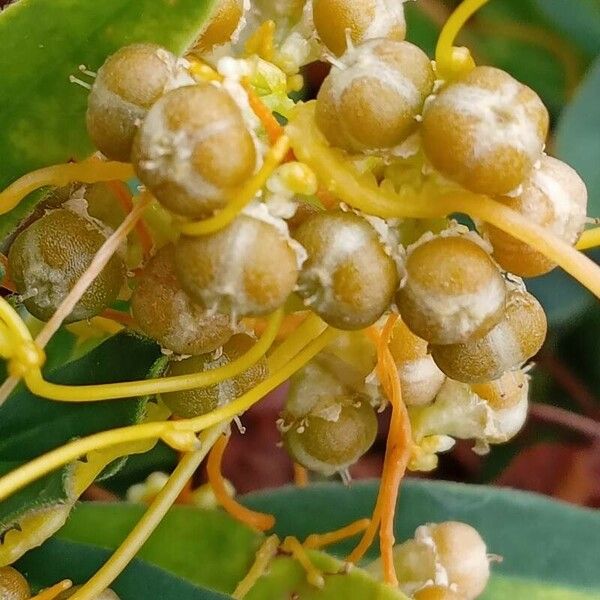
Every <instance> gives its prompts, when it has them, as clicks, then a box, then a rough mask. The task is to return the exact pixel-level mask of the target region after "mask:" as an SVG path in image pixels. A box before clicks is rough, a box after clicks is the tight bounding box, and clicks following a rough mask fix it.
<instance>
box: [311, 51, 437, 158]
mask: <svg viewBox="0 0 600 600" xmlns="http://www.w3.org/2000/svg"><path fill="white" fill-rule="evenodd" d="M340 62H341V63H343V65H344V67H343V68H338V67H336V66H334V67H333V68H332V69H331V72H330V74H329V75H328V76H327V78H326V79H325V81H324V82H323V85H322V86H321V89H320V91H319V94H318V96H317V105H316V113H315V119H316V122H317V124H318V126H319V128H320V129H321V131H322V132H323V134H324V135H325V137H326V138H327V139H328V141H329V143H330V144H331V145H332V146H337V147H338V148H343V149H344V150H347V151H349V152H365V151H367V150H380V149H385V148H392V147H394V146H397V145H398V144H400V143H401V142H402V141H403V140H404V139H405V138H406V137H407V136H408V134H409V133H411V131H413V129H415V127H416V126H417V121H416V117H417V116H418V115H419V114H420V113H421V110H422V108H423V103H424V102H425V98H426V97H427V96H428V95H429V94H430V92H431V90H432V87H433V82H434V74H433V69H432V67H431V61H430V60H429V58H428V57H427V55H426V54H425V53H424V52H423V51H422V50H421V49H420V48H418V47H417V46H415V45H413V44H410V43H409V42H395V41H391V40H373V41H370V42H367V43H366V44H363V45H362V46H359V47H357V48H355V49H352V50H349V51H348V52H347V53H346V54H344V56H342V57H341V59H340Z"/></svg>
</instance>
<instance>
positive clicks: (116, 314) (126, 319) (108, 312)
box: [100, 308, 135, 327]
mask: <svg viewBox="0 0 600 600" xmlns="http://www.w3.org/2000/svg"><path fill="white" fill-rule="evenodd" d="M100 316H101V317H104V318H105V319H110V320H111V321H116V322H117V323H120V324H121V325H125V326H126V327H132V326H133V325H135V321H134V320H133V317H132V316H131V315H130V314H128V313H126V312H123V311H120V310H115V309H114V308H105V309H104V310H103V311H102V312H101V313H100Z"/></svg>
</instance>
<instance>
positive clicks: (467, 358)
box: [431, 288, 547, 383]
mask: <svg viewBox="0 0 600 600" xmlns="http://www.w3.org/2000/svg"><path fill="white" fill-rule="evenodd" d="M546 331H547V322H546V315H545V314H544V309H543V308H542V306H541V305H540V303H539V302H538V301H537V300H536V299H535V298H534V297H533V296H532V295H531V294H529V293H528V292H526V291H525V290H523V289H519V288H515V289H513V290H511V291H510V292H509V294H508V298H507V302H506V311H505V312H504V315H503V317H502V318H501V319H500V321H499V322H498V324H497V325H495V326H494V327H493V328H492V329H490V330H489V331H488V332H487V333H486V334H485V335H483V336H481V337H478V338H473V339H470V340H467V341H466V342H463V343H460V344H450V345H444V346H436V345H433V346H432V347H431V353H432V356H433V359H434V360H435V362H436V364H437V365H438V367H439V368H440V369H441V370H442V371H443V372H444V373H445V374H446V375H447V376H448V377H451V378H452V379H456V380H457V381H462V382H464V383H481V382H485V381H491V380H493V379H498V377H500V376H501V375H502V374H503V373H504V372H505V371H511V370H513V369H517V368H519V367H520V366H521V365H522V364H523V363H524V362H525V361H527V360H529V359H530V358H531V357H532V356H534V355H535V354H536V353H537V352H538V351H539V349H540V348H541V347H542V344H543V343H544V340H545V338H546Z"/></svg>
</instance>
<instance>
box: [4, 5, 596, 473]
mask: <svg viewBox="0 0 600 600" xmlns="http://www.w3.org/2000/svg"><path fill="white" fill-rule="evenodd" d="M259 4H260V3H259ZM359 5H360V6H359ZM367 5H368V6H367ZM284 9H285V10H284ZM265 10H270V11H271V13H272V14H270V15H269V16H272V17H273V18H275V19H279V22H281V20H282V19H283V18H284V17H285V19H286V23H287V26H286V27H287V28H286V27H282V30H283V31H285V32H286V36H287V37H286V38H285V40H284V42H283V43H282V44H280V47H281V48H288V54H287V58H285V60H284V59H281V60H280V63H279V64H280V66H279V67H278V66H276V65H271V67H272V68H273V69H282V70H284V72H285V70H287V72H286V73H285V74H286V75H288V76H291V75H294V74H295V73H296V72H297V71H298V69H299V68H300V67H301V66H302V64H303V63H304V62H308V61H309V60H312V59H313V58H314V55H315V48H316V49H317V50H318V52H320V53H321V56H322V55H327V56H328V58H329V60H330V61H331V62H332V63H333V66H332V69H331V72H330V73H329V75H328V76H327V77H326V78H325V81H324V82H323V85H322V86H321V88H320V91H319V93H318V96H317V99H316V107H315V120H316V124H317V126H318V128H319V129H320V131H321V132H322V134H323V135H324V137H325V138H326V140H327V142H328V143H329V144H330V145H331V146H332V147H334V148H338V149H340V150H341V151H343V152H344V153H345V154H346V156H347V160H348V162H349V163H352V164H353V165H354V166H355V167H356V166H357V165H358V167H357V168H362V169H364V170H365V171H366V170H370V172H372V174H373V176H374V177H376V178H378V179H379V180H380V181H381V180H383V179H386V178H387V179H389V180H390V182H391V183H390V184H391V185H393V181H394V177H395V178H396V179H398V178H399V179H402V177H403V173H409V174H410V176H411V177H413V176H414V173H415V169H414V165H415V164H417V166H418V177H421V178H422V179H423V180H427V181H429V182H432V181H433V182H434V183H435V182H436V181H439V182H440V185H445V186H448V185H454V186H456V187H457V189H460V187H459V186H462V187H463V188H465V189H467V190H470V191H473V192H478V193H484V194H488V195H492V196H494V197H495V198H497V199H498V200H500V201H501V202H502V203H504V204H506V205H508V206H510V207H512V208H513V209H515V210H517V211H518V212H520V213H521V214H522V215H524V216H526V217H527V218H528V219H531V220H532V221H534V222H536V223H538V224H540V225H542V226H544V227H547V228H548V229H549V230H551V231H552V232H553V233H554V234H556V235H558V236H559V237H561V238H562V239H564V240H565V241H566V242H568V243H570V244H574V243H575V242H576V241H577V239H578V237H579V235H580V233H581V232H582V230H583V228H584V225H585V221H586V202H587V197H586V189H585V185H584V184H583V182H582V181H581V179H580V178H579V176H578V175H577V174H576V173H575V171H574V170H573V169H571V168H570V167H569V166H568V165H566V164H564V163H563V162H561V161H559V160H557V159H555V158H551V157H549V156H547V155H546V154H544V152H543V150H544V144H545V139H546V135H547V132H548V113H547V111H546V108H545V107H544V105H543V104H542V102H541V100H540V99H539V97H538V96H537V94H536V93H535V92H533V91H532V90H531V89H529V88H528V87H526V86H525V85H523V84H521V83H519V82H518V81H516V80H514V79H513V78H512V77H511V76H510V75H508V74H507V73H505V72H503V71H501V70H499V69H496V68H492V67H476V68H474V69H473V70H471V71H470V72H469V73H468V74H466V75H465V76H463V77H461V78H459V79H458V80H455V81H451V82H444V81H440V80H438V79H436V72H435V65H434V64H433V63H432V61H431V60H430V59H429V58H428V57H427V55H426V54H425V53H424V52H423V51H422V50H421V49H420V48H418V47H417V46H415V45H414V44H411V43H409V42H407V41H404V39H403V38H404V35H405V30H406V27H405V24H404V17H403V11H402V4H401V3H398V2H383V1H375V0H373V1H372V2H367V3H364V2H357V1H355V2H353V1H350V0H343V1H342V0H314V1H313V2H312V3H311V2H307V3H302V2H295V3H289V2H288V3H279V4H278V3H276V4H275V5H274V6H272V7H271V8H270V9H265V8H262V7H261V6H258V8H257V7H254V9H253V10H250V11H248V7H247V6H245V4H244V3H242V2H237V1H227V2H222V3H221V6H220V8H219V10H218V11H217V13H216V17H215V19H214V20H213V22H212V23H211V25H210V26H209V28H208V29H207V30H206V32H205V33H204V34H203V36H202V38H201V39H200V40H199V42H198V44H197V46H196V50H195V51H196V53H200V54H201V55H202V57H203V60H205V61H206V62H207V63H211V62H212V65H213V66H214V68H215V70H216V72H220V77H218V78H215V79H214V80H212V81H199V80H198V78H194V77H193V76H192V75H191V74H190V70H189V66H190V65H189V62H188V61H187V60H185V59H180V58H178V57H176V56H174V55H173V54H171V53H170V52H168V51H167V50H165V49H163V48H159V47H156V46H153V45H150V44H136V45H132V46H127V47H124V48H122V49H121V50H119V51H118V52H116V53H115V54H114V55H112V56H111V57H109V58H108V59H107V61H106V62H105V64H104V65H103V66H102V67H101V68H100V70H99V72H98V75H97V78H96V80H95V83H94V85H93V87H92V90H91V93H90V96H89V105H88V113H87V124H88V130H89V133H90V136H91V138H92V140H93V141H94V143H95V144H96V146H97V148H98V149H99V150H100V151H101V152H102V153H103V154H104V155H105V156H106V157H108V158H110V159H114V160H119V161H127V162H129V161H130V162H132V164H133V166H134V168H135V171H136V173H137V175H138V177H139V179H140V180H141V182H142V183H143V185H144V186H145V187H146V188H147V189H148V190H149V191H150V192H151V193H152V194H153V196H154V197H155V198H156V200H157V201H158V202H159V203H160V205H161V206H162V207H164V208H166V209H167V210H168V211H169V213H170V214H172V215H176V218H188V219H203V218H206V217H208V216H210V215H212V214H214V213H215V212H216V211H219V210H221V209H223V208H224V207H225V206H226V205H227V204H228V202H229V201H230V200H231V199H232V197H233V196H234V195H235V191H236V190H238V189H240V187H241V186H243V185H244V183H245V182H246V181H247V180H248V179H249V178H250V177H251V176H252V175H253V174H254V173H255V172H256V171H257V169H258V168H259V167H260V166H261V164H262V161H263V160H264V156H265V153H266V149H267V147H268V144H267V143H266V134H265V132H264V130H263V129H262V126H261V124H260V121H258V119H257V118H256V117H255V116H254V115H253V113H252V111H251V109H250V107H249V103H248V98H247V95H246V92H245V90H244V88H243V87H242V86H241V85H240V77H239V74H240V73H247V69H248V64H249V62H250V61H249V60H247V59H242V58H240V59H236V58H235V52H236V48H238V45H239V42H238V45H235V44H234V43H232V42H231V36H232V35H234V34H235V35H239V32H238V30H239V29H240V23H242V24H244V23H245V24H246V28H249V27H251V24H252V19H253V18H254V19H255V20H256V18H257V17H256V15H257V14H258V15H259V16H260V17H264V14H263V13H264V11H265ZM261 11H263V13H261ZM286 11H287V12H286ZM371 13H372V14H371ZM282 15H283V16H282ZM307 22H309V23H313V24H314V26H313V27H312V28H311V27H307ZM290 23H291V25H290ZM243 31H244V29H242V34H243ZM246 37H248V35H246ZM298 40H301V41H303V42H304V45H303V44H302V43H299V41H298ZM292 42H294V43H295V45H294V44H293V43H292ZM290 48H292V50H293V48H295V49H296V52H295V53H294V51H292V50H291V49H290ZM302 51H303V52H304V54H303V53H302ZM294 56H296V62H295V63H294V61H293V60H292V59H291V58H290V57H294ZM263 62H264V61H263ZM245 69H246V70H245ZM317 189H318V181H317V180H316V178H315V176H314V174H313V173H312V171H311V170H310V168H309V167H308V166H307V165H305V164H303V163H300V162H297V161H290V162H287V163H284V164H282V165H280V166H279V167H278V168H277V169H276V170H275V172H274V173H273V175H272V176H271V177H270V179H269V181H268V182H267V185H266V187H265V188H264V189H263V190H262V192H259V196H257V198H256V199H255V201H254V202H253V203H252V204H250V205H249V206H248V207H247V208H246V209H245V210H244V211H243V212H242V213H241V214H240V215H239V216H238V217H237V218H236V219H235V220H233V221H232V222H231V223H230V224H228V225H227V226H226V227H224V228H222V229H221V230H219V231H217V232H214V233H211V234H208V235H202V236H192V235H181V236H179V237H178V238H176V239H174V241H172V242H169V243H166V244H164V245H162V247H160V249H158V250H157V251H156V252H155V254H154V255H153V256H152V257H151V258H150V259H149V260H148V261H147V262H146V264H144V265H143V268H141V269H140V270H139V272H138V273H137V275H136V277H135V278H134V279H133V285H132V286H125V289H127V288H128V287H133V291H132V292H131V293H130V304H131V311H132V315H133V318H134V320H135V323H136V325H137V327H138V328H139V329H140V330H141V331H142V332H144V333H145V334H147V335H148V336H150V337H152V338H153V339H155V340H157V341H158V342H159V343H160V344H161V346H162V347H163V348H164V349H165V350H167V351H169V352H170V353H172V355H173V360H172V361H171V363H170V366H169V369H168V372H169V373H170V374H186V373H195V372H198V371H203V370H207V369H213V368H216V367H218V366H221V365H224V364H226V363H228V362H230V361H232V360H234V359H235V358H236V357H239V356H240V355H241V354H243V353H244V352H245V351H247V349H248V348H249V347H250V346H251V345H252V344H253V337H252V335H251V334H250V333H248V330H247V329H244V323H245V318H247V317H261V316H264V315H267V314H269V313H272V312H273V311H274V310H276V309H278V308H280V307H282V306H287V307H289V309H290V310H298V309H299V308H300V309H303V310H306V309H309V310H311V311H313V312H314V313H316V314H317V315H319V317H321V318H322V319H323V320H324V321H325V322H326V323H328V324H329V325H331V326H333V327H335V328H338V329H340V330H343V331H344V333H343V334H341V335H340V336H339V337H338V338H337V340H336V341H335V342H334V343H333V344H332V345H331V346H330V347H328V348H326V349H325V351H323V352H322V353H321V354H320V355H319V356H318V357H317V358H316V359H315V360H314V361H312V362H311V364H309V365H308V366H306V367H305V368H304V369H303V370H302V371H301V372H300V373H298V374H297V375H296V376H294V378H293V380H292V384H291V388H290V392H289V394H288V399H287V402H286V406H285V409H284V413H283V415H282V419H281V421H280V429H281V431H282V434H283V439H284V443H285V446H286V447H287V449H288V450H289V452H290V454H291V455H292V457H293V458H294V460H295V461H297V462H298V463H300V464H302V465H304V466H306V467H308V468H309V469H312V470H315V471H318V472H321V473H324V474H332V473H334V472H337V471H344V470H345V469H347V468H348V467H349V466H350V465H352V464H353V463H354V462H356V461H357V460H358V458H359V457H360V456H361V455H362V454H364V453H365V452H366V451H367V449H368V448H369V447H370V446H371V444H372V443H373V441H374V439H375V435H376V429H377V419H376V409H377V408H379V407H380V406H381V405H382V403H383V400H382V394H381V393H380V390H379V386H378V382H377V378H376V376H374V375H373V370H374V367H375V360H376V359H375V349H374V346H373V344H372V343H371V342H370V341H369V338H368V337H367V336H366V335H365V330H366V328H369V327H371V326H377V324H378V323H379V322H380V319H382V318H384V317H385V315H386V314H388V313H389V312H390V311H397V312H399V314H400V316H401V320H400V321H399V322H398V324H397V325H396V327H395V329H394V332H393V335H392V338H391V346H390V347H391V351H392V354H393V357H394V359H395V361H396V365H397V368H398V373H399V376H400V380H401V384H402V390H403V399H404V402H405V403H406V405H407V406H408V407H409V409H410V414H411V421H412V425H413V435H414V438H415V443H416V445H417V446H418V447H420V449H421V450H420V451H419V452H416V453H415V456H414V457H413V464H412V466H413V467H414V468H420V469H430V468H433V467H434V466H435V464H436V458H435V455H436V452H438V451H440V450H445V449H448V448H449V447H450V446H451V445H452V442H453V439H454V438H473V439H475V440H476V441H477V444H476V449H480V450H483V449H485V447H486V446H487V444H489V443H498V442H503V441H506V440H507V439H509V438H510V437H512V436H513V435H514V434H515V433H516V432H517V431H518V430H519V428H520V427H521V426H522V424H523V422H524V419H525V415H526V409H527V392H528V377H527V374H526V369H524V368H523V365H525V363H526V362H527V361H528V360H529V359H530V358H531V357H532V356H534V355H535V354H536V352H537V351H538V350H539V349H540V347H541V345H542V343H543V341H544V338H545V334H546V319H545V316H544V311H543V309H542V307H541V306H540V304H539V303H538V302H537V300H536V299H535V298H534V297H533V296H532V295H531V294H529V293H528V292H527V290H526V289H525V285H524V283H523V281H522V279H520V277H531V276H536V275H541V274H543V273H546V272H548V271H549V270H551V269H552V268H553V267H554V265H553V264H552V263H551V262H550V261H549V260H548V259H547V258H546V257H544V256H543V255H541V254H540V253H538V252H537V251H534V250H532V249H530V248H529V247H528V246H527V245H525V244H523V243H522V242H519V241H517V240H516V239H514V238H512V237H511V236H510V235H508V234H506V233H503V232H501V231H499V230H496V229H495V228H493V227H490V226H487V225H485V224H479V223H478V224H477V231H470V230H468V229H467V228H466V227H464V226H461V225H458V224H456V223H455V222H452V221H446V220H438V221H433V222H428V221H424V222H416V221H410V220H388V221H385V220H383V219H380V218H376V217H373V216H370V215H368V214H361V213H359V212H358V211H354V210H351V209H349V208H347V207H345V206H343V205H338V207H337V208H331V207H330V208H329V209H328V210H326V209H324V208H323V207H322V206H319V205H318V201H315V194H316V193H317ZM110 196H111V193H110V190H109V189H108V188H107V187H106V186H105V185H104V184H93V185H88V186H79V187H78V186H77V185H73V186H70V187H69V188H64V189H59V190H56V191H54V192H53V193H52V194H50V196H49V197H48V199H47V201H46V204H45V207H46V209H47V211H46V214H44V216H42V217H41V218H40V219H38V220H37V221H35V222H34V223H33V224H31V225H30V226H29V227H28V228H27V229H26V230H25V231H23V232H22V233H20V235H19V236H18V237H17V238H16V240H15V241H14V243H13V244H12V247H11V249H10V254H9V270H10V275H11V276H12V279H13V281H14V282H15V284H16V286H17V290H18V292H19V293H20V294H21V295H22V298H23V302H24V304H25V306H26V307H27V308H28V310H29V311H30V312H31V313H32V314H33V315H35V316H36V317H38V318H40V319H42V320H47V319H48V318H49V317H50V316H51V314H52V313H53V312H54V310H55V309H56V308H57V306H58V305H59V304H60V302H61V300H62V299H63V298H64V296H65V295H66V293H67V292H68V290H69V289H70V287H72V285H73V284H74V282H75V281H76V280H77V279H78V277H79V276H80V275H81V273H82V272H83V270H84V269H85V268H86V267H87V266H88V265H89V262H90V261H91V259H92V257H93V256H94V254H95V253H96V252H97V251H98V249H99V247H100V246H101V244H102V243H103V241H104V240H105V237H106V235H107V232H109V231H111V227H114V226H115V223H114V220H115V211H114V210H112V208H111V207H112V206H113V205H114V199H111V197H110ZM260 196H262V198H261V197H260ZM111 220H112V221H111ZM125 262H126V257H125V255H124V254H123V255H119V254H116V255H115V256H114V257H113V258H112V259H111V261H110V262H109V263H108V265H107V266H106V268H105V269H104V270H103V271H102V273H101V274H100V275H99V276H98V277H97V278H96V280H95V281H94V283H93V284H92V286H91V287H90V288H89V289H88V291H87V292H86V293H85V294H84V296H83V298H82V299H81V300H80V302H79V303H78V304H77V306H76V308H75V309H74V310H73V312H72V313H71V315H70V317H69V318H70V320H72V321H75V320H82V319H87V318H90V317H91V316H93V315H96V314H99V313H100V312H101V311H102V310H103V309H104V308H105V307H107V306H109V305H110V304H111V302H113V301H114V300H115V299H116V298H117V297H118V296H119V295H120V294H121V295H122V294H123V289H124V282H125V279H126V277H125V276H126V264H125ZM126 293H127V292H126ZM267 371H268V369H267V366H266V361H264V360H263V361H259V362H258V363H257V364H255V365H254V366H253V367H252V368H250V369H249V370H248V371H246V372H245V373H243V374H241V375H239V376H237V377H235V378H233V379H232V380H229V381H225V382H222V383H220V384H218V385H215V386H212V387H209V388H202V389H198V390H192V391H186V392H173V393H170V394H165V395H164V396H163V398H162V400H163V401H164V403H165V404H166V405H167V406H168V407H169V408H170V409H171V410H172V412H173V413H175V414H176V415H178V416H180V417H193V416H197V415H199V414H203V413H206V412H208V411H210V410H212V409H214V408H216V407H217V406H219V405H222V404H224V403H227V402H229V401H230V400H232V399H233V398H235V397H237V396H239V395H240V394H242V393H244V392H245V391H248V390H249V389H251V388H252V387H254V386H255V385H256V384H257V383H258V382H260V381H261V380H263V379H265V378H266V377H267V374H268V373H267Z"/></svg>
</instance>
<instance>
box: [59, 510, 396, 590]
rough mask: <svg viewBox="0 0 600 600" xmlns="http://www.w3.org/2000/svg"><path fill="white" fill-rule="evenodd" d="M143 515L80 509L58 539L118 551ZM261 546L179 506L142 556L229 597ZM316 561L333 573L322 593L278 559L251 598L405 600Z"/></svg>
mask: <svg viewBox="0 0 600 600" xmlns="http://www.w3.org/2000/svg"><path fill="white" fill-rule="evenodd" d="M144 510H145V509H144V508H143V507H141V506H136V505H131V504H87V503H84V504H80V505H79V506H78V507H77V508H76V509H75V510H74V511H73V513H72V514H71V517H70V519H69V521H68V522H67V524H66V525H65V527H64V528H63V529H62V530H61V531H60V533H59V537H60V538H66V539H70V540H74V541H77V542H83V543H88V544H96V545H100V546H102V547H106V548H116V547H117V546H118V545H119V544H120V543H121V542H122V541H123V539H124V538H125V536H126V535H127V534H128V532H129V531H130V530H131V529H132V528H133V526H134V525H135V523H136V522H137V521H138V520H139V519H140V517H141V516H142V514H143V512H144ZM263 541H264V536H262V535H261V534H258V533H256V532H254V531H252V530H250V529H248V528H247V527H245V526H244V525H241V524H240V523H237V522H236V521H234V520H232V519H231V518H230V517H229V516H227V515H226V514H224V513H223V512H221V511H203V510H198V509H195V508H192V507H181V506H176V507H173V508H172V509H171V510H170V511H169V513H168V514H167V516H166V517H165V518H164V520H163V521H162V522H161V524H160V525H159V527H158V528H157V530H156V531H155V532H154V534H153V535H152V536H151V537H150V539H149V540H148V542H147V543H146V544H145V545H144V547H143V548H142V549H141V551H140V553H139V557H140V558H142V559H144V560H147V561H148V562H150V563H152V564H155V565H157V566H160V567H161V568H163V569H166V570H167V571H169V572H171V573H175V574H177V575H178V576H179V577H182V578H184V579H186V580H187V581H190V582H192V583H195V584H196V585H199V586H202V587H205V588H210V589H215V590H219V591H222V592H226V593H231V592H233V590H234V589H235V587H236V585H237V583H238V582H239V581H240V580H241V579H243V577H244V576H245V575H246V573H247V572H248V569H249V568H250V566H251V565H252V563H253V562H254V560H255V555H256V551H257V550H258V548H259V546H260V544H261V543H262V542H263ZM312 558H313V561H314V563H315V564H316V565H317V566H318V567H319V568H321V569H323V570H324V571H325V572H326V573H328V574H329V575H327V576H326V586H325V588H324V589H323V590H317V589H315V588H312V587H311V586H310V585H308V583H307V582H306V573H305V572H304V571H303V569H302V567H301V566H300V565H299V564H298V563H297V562H295V561H293V560H291V559H289V558H281V559H280V558H278V559H276V560H275V561H274V563H273V564H272V566H271V567H270V568H269V573H268V575H267V576H265V577H263V578H262V579H261V581H260V582H259V583H258V584H257V585H256V586H255V587H254V588H253V590H252V592H251V593H250V594H249V595H248V596H247V599H248V600H251V599H254V600H259V599H262V598H287V597H288V595H289V594H290V593H291V592H292V591H295V592H297V593H299V594H300V597H301V598H302V599H303V600H309V599H314V600H317V599H318V600H329V599H331V600H333V599H337V598H341V597H343V595H348V594H351V593H355V594H356V595H355V596H354V597H356V598H361V600H369V599H371V598H372V599H377V600H406V599H405V596H403V595H402V594H400V593H398V592H396V591H394V590H391V589H389V588H387V587H384V586H382V585H380V584H379V583H378V582H376V581H375V580H373V579H372V578H371V577H370V576H369V575H367V574H366V573H365V572H364V571H362V570H360V569H356V570H354V571H353V572H352V573H351V574H350V575H348V574H342V571H343V564H342V563H341V562H340V561H339V560H337V559H334V558H332V557H331V556H328V555H326V554H324V553H321V552H315V553H313V554H312Z"/></svg>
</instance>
